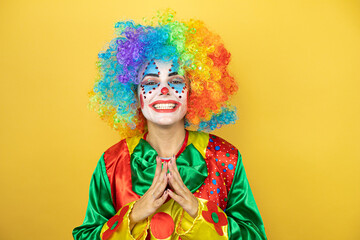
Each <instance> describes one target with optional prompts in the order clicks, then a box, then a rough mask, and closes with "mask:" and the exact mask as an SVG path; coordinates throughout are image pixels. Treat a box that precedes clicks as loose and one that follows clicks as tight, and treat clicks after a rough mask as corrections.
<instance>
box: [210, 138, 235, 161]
mask: <svg viewBox="0 0 360 240" xmlns="http://www.w3.org/2000/svg"><path fill="white" fill-rule="evenodd" d="M207 151H208V152H210V153H211V154H213V155H214V156H217V157H219V158H222V159H224V160H227V159H228V158H234V157H235V158H236V159H237V157H238V155H239V151H238V149H237V148H236V147H235V146H234V145H232V144H231V143H229V142H228V141H226V140H225V139H223V138H221V137H219V136H216V135H213V134H209V143H208V146H207Z"/></svg>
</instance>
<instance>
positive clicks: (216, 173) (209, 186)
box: [194, 134, 238, 210]
mask: <svg viewBox="0 0 360 240" xmlns="http://www.w3.org/2000/svg"><path fill="white" fill-rule="evenodd" d="M237 159H238V150H237V149H236V148H235V147H234V146H233V145H231V144H230V143H228V142H226V141H225V140H224V139H222V138H220V137H217V136H215V135H212V134H210V135H209V143H208V146H207V150H206V159H205V161H206V165H207V168H208V173H209V175H208V177H207V178H206V179H205V181H204V184H203V185H202V186H201V187H200V188H199V189H198V191H196V192H195V193H194V195H195V196H196V197H200V198H203V199H207V200H210V201H214V202H215V203H217V204H218V206H219V207H220V208H221V209H223V210H225V208H226V204H227V201H228V192H229V191H230V187H231V184H232V181H233V179H234V173H235V167H236V163H237Z"/></svg>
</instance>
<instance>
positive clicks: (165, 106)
mask: <svg viewBox="0 0 360 240" xmlns="http://www.w3.org/2000/svg"><path fill="white" fill-rule="evenodd" d="M175 106H176V104H175V103H165V104H164V103H161V104H155V105H154V108H155V109H173V108H175Z"/></svg>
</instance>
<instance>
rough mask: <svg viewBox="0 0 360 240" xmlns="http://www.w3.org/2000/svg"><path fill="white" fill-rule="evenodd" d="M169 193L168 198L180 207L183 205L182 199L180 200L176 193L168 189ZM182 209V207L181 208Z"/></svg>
mask: <svg viewBox="0 0 360 240" xmlns="http://www.w3.org/2000/svg"><path fill="white" fill-rule="evenodd" d="M168 192H169V196H170V197H171V198H172V199H174V201H175V202H177V203H178V204H179V205H180V206H182V205H183V204H184V198H182V197H181V196H179V195H177V194H176V193H174V192H173V191H171V190H170V189H168ZM182 207H183V206H182Z"/></svg>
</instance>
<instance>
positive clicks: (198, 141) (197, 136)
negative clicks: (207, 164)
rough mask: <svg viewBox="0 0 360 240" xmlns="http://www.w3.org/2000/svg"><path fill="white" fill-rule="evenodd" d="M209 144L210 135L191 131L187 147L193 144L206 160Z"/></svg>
mask: <svg viewBox="0 0 360 240" xmlns="http://www.w3.org/2000/svg"><path fill="white" fill-rule="evenodd" d="M208 143H209V134H208V133H204V132H193V131H189V138H188V142H187V146H188V145H190V144H193V145H194V147H195V148H196V149H197V150H198V151H199V152H200V153H201V155H202V156H203V158H204V159H205V154H206V147H207V145H208Z"/></svg>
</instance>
